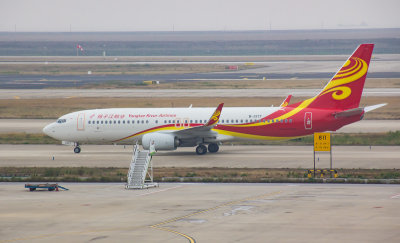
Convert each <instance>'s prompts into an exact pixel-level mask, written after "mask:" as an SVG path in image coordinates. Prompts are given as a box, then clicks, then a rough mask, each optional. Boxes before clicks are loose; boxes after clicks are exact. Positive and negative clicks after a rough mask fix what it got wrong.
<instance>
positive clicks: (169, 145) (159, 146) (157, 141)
mask: <svg viewBox="0 0 400 243" xmlns="http://www.w3.org/2000/svg"><path fill="white" fill-rule="evenodd" d="M152 141H154V145H155V149H156V150H175V149H176V148H177V147H178V146H179V140H178V138H177V137H175V136H174V135H172V134H167V133H149V134H145V135H143V137H142V146H143V148H144V149H149V148H150V143H151V142H152Z"/></svg>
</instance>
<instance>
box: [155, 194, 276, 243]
mask: <svg viewBox="0 0 400 243" xmlns="http://www.w3.org/2000/svg"><path fill="white" fill-rule="evenodd" d="M280 193H281V191H277V192H270V193H266V194H262V195H258V196H253V197H247V198H243V199H239V200H235V201H231V202H227V203H223V204H220V205H218V206H215V207H212V208H208V209H203V210H200V211H198V212H194V213H190V214H187V215H184V216H181V217H176V218H172V219H169V220H165V221H163V222H161V223H158V224H153V225H150V226H149V227H150V228H153V229H159V230H164V231H168V232H171V233H174V234H177V235H180V236H182V237H185V238H186V239H187V240H189V242H190V243H195V242H196V241H195V240H194V239H193V238H192V237H191V236H189V235H186V234H183V233H180V232H178V231H174V230H170V229H167V228H164V227H160V226H162V225H165V224H169V223H172V222H176V221H178V220H181V219H186V218H189V217H192V216H195V215H199V214H204V213H208V212H210V211H214V210H217V209H219V208H222V207H226V206H230V205H234V204H238V203H241V202H245V201H250V200H256V199H261V198H264V197H270V196H275V195H277V194H280Z"/></svg>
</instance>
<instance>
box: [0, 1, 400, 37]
mask: <svg viewBox="0 0 400 243" xmlns="http://www.w3.org/2000/svg"><path fill="white" fill-rule="evenodd" d="M399 10H400V1H399V0H140V1H138V0H0V31H15V30H16V31H70V30H72V31H171V30H173V29H175V31H187V30H265V29H270V28H271V29H273V30H277V29H320V28H325V29H336V28H340V29H341V28H393V27H395V28H398V27H400V14H399Z"/></svg>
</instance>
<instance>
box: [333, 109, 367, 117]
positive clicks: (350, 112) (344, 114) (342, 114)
mask: <svg viewBox="0 0 400 243" xmlns="http://www.w3.org/2000/svg"><path fill="white" fill-rule="evenodd" d="M363 111H364V109H363V108H355V109H350V110H346V111H341V112H337V113H335V114H334V115H335V118H343V117H350V116H355V115H360V114H362V113H363Z"/></svg>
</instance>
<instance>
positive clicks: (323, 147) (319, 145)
mask: <svg viewBox="0 0 400 243" xmlns="http://www.w3.org/2000/svg"><path fill="white" fill-rule="evenodd" d="M314 151H328V152H329V151H331V134H330V133H328V132H320V133H314Z"/></svg>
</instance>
